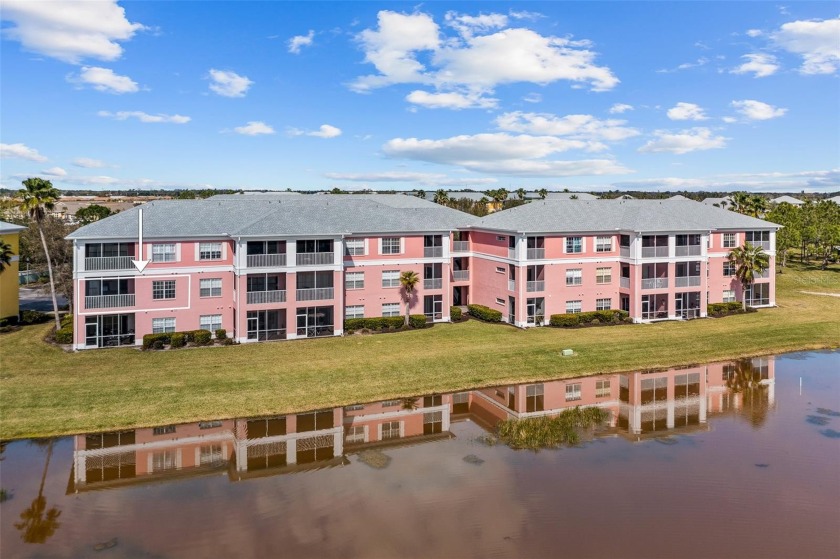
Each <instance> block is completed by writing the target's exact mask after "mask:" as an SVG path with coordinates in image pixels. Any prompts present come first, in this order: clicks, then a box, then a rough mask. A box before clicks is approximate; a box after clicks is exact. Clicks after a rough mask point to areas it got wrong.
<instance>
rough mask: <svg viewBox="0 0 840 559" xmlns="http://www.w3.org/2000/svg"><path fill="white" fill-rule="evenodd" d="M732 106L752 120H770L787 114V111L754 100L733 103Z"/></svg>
mask: <svg viewBox="0 0 840 559" xmlns="http://www.w3.org/2000/svg"><path fill="white" fill-rule="evenodd" d="M731 105H732V107H734V108H735V109H736V110H737V111H738V112H739V113H741V114H742V115H744V116H745V117H746V118H748V119H750V120H770V119H771V118H778V117H780V116H783V115H784V114H785V113H786V112H787V109H781V108H779V107H774V106H773V105H768V104H767V103H762V102H761V101H754V100H752V99H744V100H742V101H732V103H731Z"/></svg>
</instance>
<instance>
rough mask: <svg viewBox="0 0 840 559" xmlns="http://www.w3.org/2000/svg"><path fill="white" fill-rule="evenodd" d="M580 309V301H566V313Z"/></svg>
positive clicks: (577, 311) (576, 311)
mask: <svg viewBox="0 0 840 559" xmlns="http://www.w3.org/2000/svg"><path fill="white" fill-rule="evenodd" d="M580 309H581V302H580V301H566V313H567V314H569V313H579V312H580Z"/></svg>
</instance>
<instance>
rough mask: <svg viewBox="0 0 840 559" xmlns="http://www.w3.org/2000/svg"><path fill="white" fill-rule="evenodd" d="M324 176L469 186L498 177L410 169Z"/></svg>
mask: <svg viewBox="0 0 840 559" xmlns="http://www.w3.org/2000/svg"><path fill="white" fill-rule="evenodd" d="M324 176H325V177H327V178H328V179H332V180H339V181H351V182H365V183H367V182H390V183H394V182H403V183H406V182H409V183H419V184H422V185H424V186H469V185H472V184H474V185H482V184H495V183H497V182H499V181H498V179H494V178H491V177H482V178H478V177H476V178H470V177H458V178H452V177H449V176H447V175H445V174H443V173H417V172H412V171H384V172H376V173H325V174H324Z"/></svg>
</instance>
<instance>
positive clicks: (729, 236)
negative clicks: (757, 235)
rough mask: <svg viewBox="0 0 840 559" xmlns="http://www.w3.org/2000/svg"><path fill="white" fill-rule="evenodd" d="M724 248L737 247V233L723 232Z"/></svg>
mask: <svg viewBox="0 0 840 559" xmlns="http://www.w3.org/2000/svg"><path fill="white" fill-rule="evenodd" d="M723 248H735V233H724V234H723Z"/></svg>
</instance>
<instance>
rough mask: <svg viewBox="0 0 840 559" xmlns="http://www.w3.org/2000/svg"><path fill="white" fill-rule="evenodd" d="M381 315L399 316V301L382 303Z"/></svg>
mask: <svg viewBox="0 0 840 559" xmlns="http://www.w3.org/2000/svg"><path fill="white" fill-rule="evenodd" d="M382 316H400V304H399V303H383V304H382Z"/></svg>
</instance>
